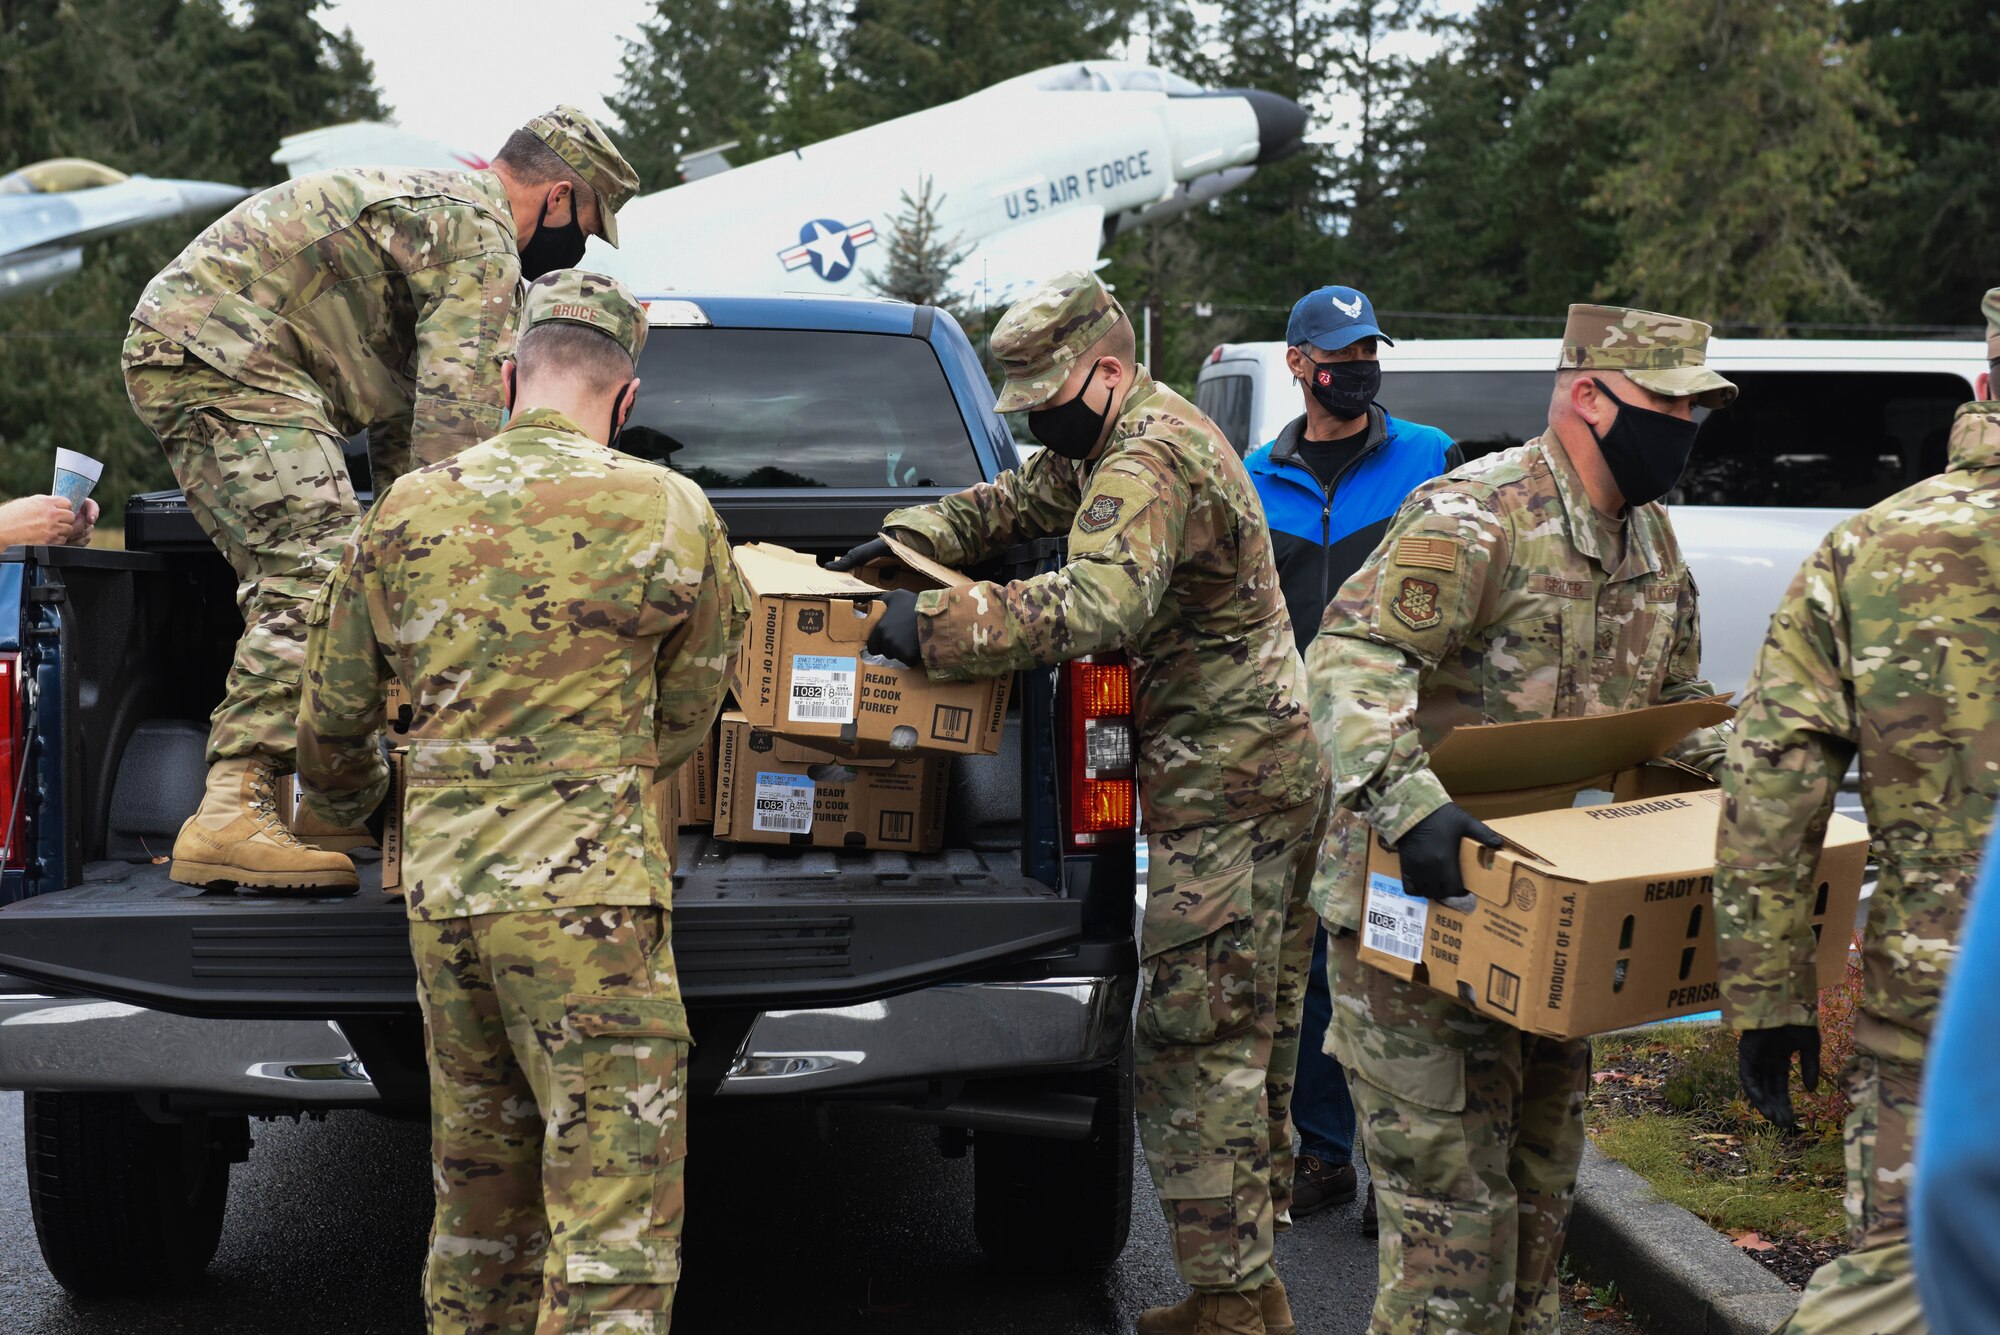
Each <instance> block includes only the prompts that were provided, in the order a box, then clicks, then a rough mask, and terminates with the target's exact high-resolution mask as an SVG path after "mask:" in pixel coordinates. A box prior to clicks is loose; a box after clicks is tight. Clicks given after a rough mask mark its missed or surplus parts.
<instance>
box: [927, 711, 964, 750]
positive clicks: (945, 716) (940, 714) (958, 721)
mask: <svg viewBox="0 0 2000 1335" xmlns="http://www.w3.org/2000/svg"><path fill="white" fill-rule="evenodd" d="M931 737H932V738H933V739H935V740H937V741H940V742H966V741H971V740H972V711H971V710H970V709H962V708H960V707H959V706H957V705H939V706H938V707H937V708H936V709H935V710H933V711H932V712H931Z"/></svg>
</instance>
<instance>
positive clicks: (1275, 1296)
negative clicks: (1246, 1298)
mask: <svg viewBox="0 0 2000 1335" xmlns="http://www.w3.org/2000/svg"><path fill="white" fill-rule="evenodd" d="M1257 1307H1258V1310H1259V1311H1260V1312H1262V1313H1263V1316H1264V1335H1299V1327H1298V1323H1297V1322H1295V1321H1293V1320H1292V1300H1291V1299H1290V1298H1287V1297H1286V1296H1285V1281H1284V1280H1282V1279H1278V1278H1277V1277H1275V1276H1273V1277H1272V1279H1271V1281H1270V1282H1269V1283H1267V1284H1265V1285H1264V1287H1262V1288H1260V1289H1258V1290H1257Z"/></svg>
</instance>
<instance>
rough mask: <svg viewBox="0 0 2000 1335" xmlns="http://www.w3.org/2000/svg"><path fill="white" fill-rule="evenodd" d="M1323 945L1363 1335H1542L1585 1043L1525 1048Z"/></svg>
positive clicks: (1586, 1063)
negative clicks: (1353, 1149) (1356, 1173)
mask: <svg viewBox="0 0 2000 1335" xmlns="http://www.w3.org/2000/svg"><path fill="white" fill-rule="evenodd" d="M1328 930H1329V931H1332V932H1333V936H1332V939H1331V940H1330V941H1329V942H1328V943H1327V969H1328V972H1329V973H1330V975H1331V977H1332V985H1333V1024H1332V1026H1331V1028H1330V1030H1329V1047H1330V1049H1331V1050H1332V1052H1333V1053H1334V1055H1336V1056H1337V1057H1339V1058H1340V1061H1341V1064H1342V1065H1343V1066H1345V1067H1346V1068H1347V1079H1348V1088H1349V1090H1351V1091H1352V1093H1353V1096H1354V1110H1355V1113H1356V1115H1357V1117H1358V1119H1359V1122H1360V1126H1361V1134H1362V1143H1363V1145H1364V1147H1365V1148H1366V1151H1367V1155H1368V1171H1369V1173H1370V1174H1371V1175H1372V1176H1373V1178H1374V1182H1375V1200H1376V1206H1377V1209H1378V1211H1379V1213H1380V1216H1381V1223H1382V1234H1381V1238H1382V1241H1381V1252H1380V1262H1379V1265H1380V1275H1379V1284H1380V1287H1379V1289H1378V1290H1377V1292H1376V1297H1375V1317H1374V1321H1373V1323H1372V1324H1371V1326H1370V1329H1371V1330H1372V1331H1374V1332H1376V1335H1423V1333H1425V1332H1428V1333H1429V1335H1438V1333H1439V1332H1447V1331H1449V1332H1454V1333H1456V1332H1464V1335H1508V1332H1510V1331H1511V1332H1514V1333H1515V1335H1555V1333H1556V1330H1557V1328H1558V1321H1559V1317H1560V1312H1559V1303H1560V1297H1561V1295H1560V1293H1559V1291H1558V1288H1557V1283H1556V1266H1557V1263H1558V1262H1559V1261H1560V1260H1561V1258H1562V1250H1563V1239H1564V1235H1565V1233H1566V1232H1567V1231H1568V1228H1569V1213H1570V1206H1571V1204H1572V1202H1573V1201H1574V1199H1575V1196H1576V1171H1577V1165H1578V1164H1579V1163H1580V1162H1581V1161H1582V1158H1583V1143H1584V1134H1583V1100H1584V1093H1585V1091H1586V1089H1587V1088H1588V1086H1589V1084H1590V1044H1589V1043H1587V1042H1583V1041H1575V1042H1562V1041H1559V1040H1556V1039H1549V1038H1539V1037H1536V1036H1535V1035H1533V1034H1524V1033H1522V1032H1521V1031H1520V1030H1518V1029H1510V1028H1508V1027H1507V1026H1506V1025H1504V1024H1501V1023H1499V1022H1498V1021H1496V1020H1489V1019H1486V1018H1485V1017H1483V1016H1480V1015H1476V1014H1474V1013H1473V1012H1472V1011H1470V1010H1467V1009H1466V1008H1465V1007H1463V1006H1461V1005H1459V1004H1458V1003H1457V1002H1456V1001H1453V1000H1452V999H1451V998H1450V997H1448V996H1446V995H1444V994H1443V993H1441V992H1434V991H1432V990H1431V989H1430V988H1427V987H1421V986H1419V985H1417V984H1415V983H1406V982H1404V981H1402V980H1401V979H1399V978H1395V977H1393V976H1391V975H1389V974H1387V973H1383V972H1382V971H1381V970H1379V969H1372V968H1369V967H1368V966H1367V965H1365V964H1363V963H1361V961H1360V959H1359V958H1358V957H1357V954H1356V952H1357V949H1358V947H1359V938H1358V937H1357V936H1356V935H1355V934H1354V933H1353V932H1352V931H1335V930H1334V929H1332V928H1331V927H1329V929H1328Z"/></svg>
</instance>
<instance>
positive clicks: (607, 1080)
mask: <svg viewBox="0 0 2000 1335" xmlns="http://www.w3.org/2000/svg"><path fill="white" fill-rule="evenodd" d="M669 923H670V920H669V917H668V915H667V913H666V911H665V910H663V909H660V908H658V907H654V906H636V907H627V906H617V907H592V908H559V909H548V910H543V911H539V912H531V913H489V914H481V915H478V916H476V917H470V918H441V919H437V920H435V921H430V922H421V921H412V922H411V923H410V945H411V951H412V953H413V954H414V955H415V957H416V963H417V982H418V995H419V997H420V998H421V1000H422V1002H423V1011H424V1033H425V1038H426V1040H427V1043H428V1045H429V1048H428V1051H429V1065H430V1090H431V1164H432V1178H433V1185H434V1187H435V1189H436V1194H437V1212H436V1215H435V1217H434V1219H433V1222H432V1226H431V1243H430V1257H429V1261H428V1264H427V1265H426V1267H425V1272H424V1308H425V1311H426V1313H427V1314H428V1317H429V1321H430V1331H431V1335H446V1333H447V1332H449V1335H502V1333H503V1332H507V1333H510V1335H511V1333H512V1332H527V1331H530V1330H532V1331H534V1332H535V1335H667V1330H668V1327H669V1325H670V1323H671V1321H672V1319H673V1304H674V1287H675V1285H676V1283H677V1282H678V1281H679V1279H680V1268H681V1242H680V1239H681V1214H682V1199H683V1172H684V1169H685V1166H686V1156H687V1118H686V1093H687V1052H688V1046H689V1042H690V1039H689V1037H688V1028H687V1015H686V1012H685V1011H683V1010H682V1008H681V1000H680V984H679V982H678V980H677V978H676V975H675V972H674V955H673V946H672V944H671V943H670V941H669V939H668V937H669V935H670V931H669Z"/></svg>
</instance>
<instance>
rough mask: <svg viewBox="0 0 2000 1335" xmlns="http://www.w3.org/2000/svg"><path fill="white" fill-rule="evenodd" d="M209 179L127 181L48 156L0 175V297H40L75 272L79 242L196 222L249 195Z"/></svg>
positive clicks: (79, 161) (80, 161) (93, 165)
mask: <svg viewBox="0 0 2000 1335" xmlns="http://www.w3.org/2000/svg"><path fill="white" fill-rule="evenodd" d="M249 193H250V192H249V191H248V190H245V189H243V188H242V187H240V186H234V185H222V184H220V183H218V182H215V181H166V180H155V179H154V178H152V177H150V176H127V175H125V173H123V172H119V171H113V170H112V169H111V168H109V167H106V166H104V165H103V164H102V163H97V162H91V161H88V160H86V159H84V158H51V159H50V160H49V161H47V162H37V163H33V164H31V165H29V166H26V167H22V168H21V169H19V170H18V171H12V172H9V173H7V175H5V176H0V299H4V298H7V297H17V296H24V295H27V294H29V293H34V292H46V291H48V290H49V289H50V288H52V287H54V286H55V285H56V284H57V283H60V282H62V281H63V279H65V278H68V277H69V276H70V275H72V274H74V273H75V272H76V271H77V270H78V269H80V268H82V267H83V243H84V242H86V241H90V240H93V239H95V238H97V237H100V236H109V235H110V234H111V233H113V232H123V231H126V230H127V229H129V228H133V227H138V226H140V225H142V224H144V223H149V222H157V221H159V220H160V219H162V218H172V217H176V216H179V215H181V214H194V215H197V216H199V217H200V218H201V219H202V221H203V222H204V223H207V222H208V221H210V220H212V219H214V218H218V217H220V216H221V215H222V214H223V213H224V212H226V211H227V210H228V208H229V206H230V205H232V204H234V203H235V202H236V201H237V200H239V199H241V198H243V197H244V196H245V195H247V194H249Z"/></svg>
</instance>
